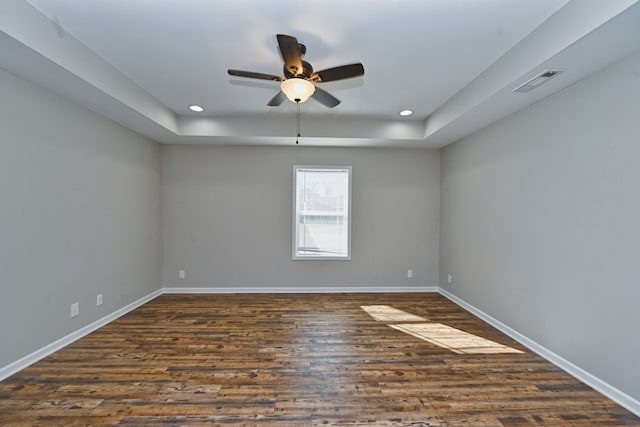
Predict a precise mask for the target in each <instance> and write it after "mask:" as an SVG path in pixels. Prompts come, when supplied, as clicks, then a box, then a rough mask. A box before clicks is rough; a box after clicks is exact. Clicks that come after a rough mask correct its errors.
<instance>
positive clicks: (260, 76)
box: [227, 69, 284, 82]
mask: <svg viewBox="0 0 640 427" xmlns="http://www.w3.org/2000/svg"><path fill="white" fill-rule="evenodd" d="M227 72H228V73H229V74H230V75H232V76H239V77H249V78H251V79H261V80H273V81H275V82H281V81H282V80H284V79H283V78H282V77H280V76H274V75H271V74H263V73H254V72H253V71H242V70H232V69H229V70H227Z"/></svg>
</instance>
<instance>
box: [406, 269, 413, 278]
mask: <svg viewBox="0 0 640 427" xmlns="http://www.w3.org/2000/svg"><path fill="white" fill-rule="evenodd" d="M407 278H408V279H413V270H407Z"/></svg>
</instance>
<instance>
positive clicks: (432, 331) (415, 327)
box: [389, 323, 522, 354]
mask: <svg viewBox="0 0 640 427" xmlns="http://www.w3.org/2000/svg"><path fill="white" fill-rule="evenodd" d="M389 326H391V327H392V328H393V329H397V330H398V331H402V332H404V333H407V334H409V335H413V336H414V337H416V338H420V339H421V340H424V341H427V342H430V343H431V344H435V345H437V346H439V347H442V348H448V349H449V350H451V351H453V352H454V353H458V354H498V353H522V351H520V350H516V349H515V348H511V347H509V346H506V345H503V344H499V343H497V342H495V341H491V340H488V339H486V338H482V337H479V336H477V335H473V334H470V333H468V332H464V331H461V330H460V329H456V328H452V327H450V326H447V325H443V324H442V323H409V324H400V325H389Z"/></svg>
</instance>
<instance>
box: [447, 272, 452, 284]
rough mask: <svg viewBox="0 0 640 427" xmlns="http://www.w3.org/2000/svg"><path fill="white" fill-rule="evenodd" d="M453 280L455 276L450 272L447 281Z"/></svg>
mask: <svg viewBox="0 0 640 427" xmlns="http://www.w3.org/2000/svg"><path fill="white" fill-rule="evenodd" d="M451 282H453V276H452V275H451V274H449V275H448V276H447V283H451Z"/></svg>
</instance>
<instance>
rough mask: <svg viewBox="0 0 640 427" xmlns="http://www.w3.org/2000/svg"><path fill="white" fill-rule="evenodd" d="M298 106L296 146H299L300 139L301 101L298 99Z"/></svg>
mask: <svg viewBox="0 0 640 427" xmlns="http://www.w3.org/2000/svg"><path fill="white" fill-rule="evenodd" d="M296 105H297V106H298V114H297V115H296V125H297V130H298V136H297V137H296V144H298V139H299V138H300V100H298V99H296Z"/></svg>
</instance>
